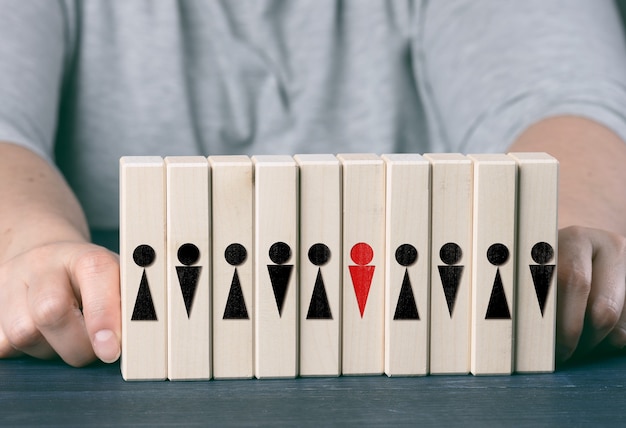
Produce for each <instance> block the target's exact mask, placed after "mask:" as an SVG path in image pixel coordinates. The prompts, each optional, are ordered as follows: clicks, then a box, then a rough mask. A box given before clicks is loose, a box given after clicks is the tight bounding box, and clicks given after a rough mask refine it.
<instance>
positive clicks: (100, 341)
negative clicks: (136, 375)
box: [93, 330, 120, 363]
mask: <svg viewBox="0 0 626 428" xmlns="http://www.w3.org/2000/svg"><path fill="white" fill-rule="evenodd" d="M93 350H94V352H95V353H96V355H97V356H98V358H100V359H101V360H102V361H104V362H105V363H113V362H115V361H117V359H118V358H119V357H120V345H119V342H118V341H117V337H116V336H115V333H113V332H112V331H111V330H100V331H99V332H97V333H96V334H95V336H94V338H93Z"/></svg>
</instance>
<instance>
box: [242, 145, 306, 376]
mask: <svg viewBox="0 0 626 428" xmlns="http://www.w3.org/2000/svg"><path fill="white" fill-rule="evenodd" d="M252 161H253V163H254V179H255V187H254V214H255V219H254V234H255V240H254V251H255V264H254V277H255V289H256V290H255V309H254V316H255V320H256V322H255V375H256V377H257V378H281V377H295V376H296V375H297V373H298V368H297V365H298V364H297V363H298V359H297V351H298V342H297V340H298V338H297V334H298V330H297V327H298V318H297V316H298V300H297V299H298V274H297V272H298V210H297V206H298V170H297V166H296V163H295V161H294V160H293V158H291V157H289V156H271V155H264V156H253V157H252Z"/></svg>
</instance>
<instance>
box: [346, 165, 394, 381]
mask: <svg viewBox="0 0 626 428" xmlns="http://www.w3.org/2000/svg"><path fill="white" fill-rule="evenodd" d="M337 158H338V159H339V160H340V161H341V163H342V168H343V265H344V273H343V284H344V285H343V332H342V373H343V374H347V375H357V374H360V375H362V374H381V373H383V371H384V324H385V290H384V277H385V276H384V272H385V255H384V254H385V175H384V164H383V161H382V159H381V158H380V157H379V156H376V155H372V154H340V155H337ZM357 248H360V249H363V251H361V250H357Z"/></svg>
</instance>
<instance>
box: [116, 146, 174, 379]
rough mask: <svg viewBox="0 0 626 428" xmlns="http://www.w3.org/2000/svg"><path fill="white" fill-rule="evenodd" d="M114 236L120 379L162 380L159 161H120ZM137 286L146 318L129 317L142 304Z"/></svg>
mask: <svg viewBox="0 0 626 428" xmlns="http://www.w3.org/2000/svg"><path fill="white" fill-rule="evenodd" d="M146 189H149V190H146ZM119 236H120V280H121V298H122V357H121V360H122V363H121V366H122V375H123V376H124V379H126V380H147V379H152V380H162V379H166V378H167V307H166V251H165V168H164V164H163V159H162V158H160V157H156V156H150V157H123V158H121V159H120V235H119ZM144 246H145V247H144ZM140 248H144V250H145V251H142V252H143V256H141V257H142V258H143V261H139V263H140V264H141V265H143V266H140V265H138V264H137V262H136V261H135V259H136V257H133V255H134V253H135V252H136V251H137V250H138V249H140ZM140 251H141V250H140ZM151 252H152V253H151ZM151 254H153V255H154V257H152V256H151ZM142 287H143V292H142V293H144V294H143V296H144V298H145V300H144V303H143V304H144V305H146V306H147V308H146V310H145V311H143V312H146V313H149V316H137V313H135V307H136V306H137V307H138V308H139V306H141V305H142V303H141V302H138V298H139V296H140V289H141V288H142ZM148 296H149V297H148ZM152 311H154V312H152ZM132 318H144V319H139V320H133V319H132ZM145 318H151V319H145Z"/></svg>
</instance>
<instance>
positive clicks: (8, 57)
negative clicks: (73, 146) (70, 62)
mask: <svg viewBox="0 0 626 428" xmlns="http://www.w3.org/2000/svg"><path fill="white" fill-rule="evenodd" d="M0 10H1V11H2V13H1V14H0V141H8V142H12V143H15V144H19V145H21V146H24V147H27V148H29V149H31V150H32V151H34V152H36V153H38V154H39V155H40V156H43V157H44V158H46V159H48V160H51V159H52V158H53V151H54V148H53V146H54V138H55V133H56V126H57V115H58V105H59V93H60V88H61V82H62V72H63V66H64V56H65V40H66V32H65V29H64V21H65V19H66V18H65V14H64V7H63V4H62V3H61V2H58V1H49V0H29V1H21V0H0Z"/></svg>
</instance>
